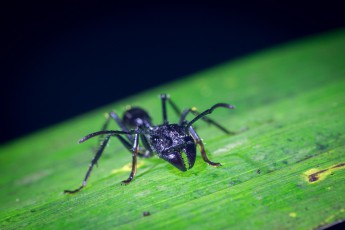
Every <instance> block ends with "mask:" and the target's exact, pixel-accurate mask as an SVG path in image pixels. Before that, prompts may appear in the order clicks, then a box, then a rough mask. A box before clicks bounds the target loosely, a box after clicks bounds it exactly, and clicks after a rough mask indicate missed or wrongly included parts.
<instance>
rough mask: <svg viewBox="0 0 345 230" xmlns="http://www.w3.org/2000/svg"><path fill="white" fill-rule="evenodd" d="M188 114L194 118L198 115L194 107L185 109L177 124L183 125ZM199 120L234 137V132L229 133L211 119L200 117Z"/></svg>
mask: <svg viewBox="0 0 345 230" xmlns="http://www.w3.org/2000/svg"><path fill="white" fill-rule="evenodd" d="M189 113H192V114H193V115H194V116H198V115H200V113H199V112H198V111H197V109H196V108H195V107H193V108H189V109H185V110H184V111H183V112H182V115H181V117H180V121H179V124H181V125H182V124H183V123H184V122H186V117H187V115H188V114H189ZM201 119H202V120H203V121H204V122H206V123H208V124H210V125H214V126H216V127H217V128H218V129H220V130H222V131H223V132H224V133H226V134H230V135H234V134H236V133H235V132H232V131H229V130H228V129H227V128H225V127H224V126H222V125H221V124H219V123H218V122H216V121H215V120H213V119H211V118H208V117H206V116H204V117H201Z"/></svg>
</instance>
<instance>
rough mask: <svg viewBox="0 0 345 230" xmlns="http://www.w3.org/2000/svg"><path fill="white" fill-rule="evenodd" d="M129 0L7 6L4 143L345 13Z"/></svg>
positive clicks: (2, 57) (335, 8)
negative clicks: (135, 0)
mask: <svg viewBox="0 0 345 230" xmlns="http://www.w3.org/2000/svg"><path fill="white" fill-rule="evenodd" d="M128 2H130V3H126V1H121V3H111V4H109V3H102V2H95V1H87V0H85V1H82V2H75V1H71V2H62V1H59V3H56V4H54V3H51V2H50V3H32V2H29V1H27V2H18V1H17V2H16V1H11V3H10V4H7V5H5V6H2V7H1V13H0V18H1V22H0V23H1V49H0V61H1V72H0V75H1V86H0V87H1V88H0V90H1V110H0V111H1V117H0V118H1V121H0V122H1V132H0V133H1V138H0V143H5V142H7V141H9V140H12V139H13V138H17V137H19V136H22V135H25V134H28V133H29V132H32V131H35V130H38V129H41V128H43V127H47V126H49V125H51V124H54V123H57V122H61V121H63V120H65V119H67V118H70V117H73V116H76V115H78V114H81V113H84V112H86V111H89V110H91V109H95V108H97V107H99V106H102V105H106V104H108V103H110V102H113V101H116V100H120V99H122V98H124V97H126V96H129V95H131V94H134V93H138V92H140V91H144V90H146V89H149V88H152V87H154V86H157V85H159V84H162V83H167V82H169V81H173V80H174V79H178V78H183V77H184V76H186V75H189V74H192V73H194V72H196V71H200V70H203V69H206V68H209V67H212V66H214V65H217V64H220V63H222V62H225V61H228V60H231V59H234V58H238V57H241V56H243V55H246V54H249V53H252V52H255V51H258V50H262V49H264V48H267V47H271V46H274V45H277V44H280V43H284V42H287V41H291V40H294V39H299V38H302V37H305V36H309V35H313V34H318V33H321V32H326V31H330V30H333V29H336V28H341V27H344V22H345V20H344V11H343V8H342V7H341V6H340V5H337V4H335V3H333V2H331V1H323V2H320V3H318V2H315V1H310V2H291V1H289V2H288V3H275V1H272V2H270V1H265V2H261V3H256V2H254V1H253V2H251V1H249V2H248V1H247V2H243V3H240V2H236V3H226V4H225V3H218V2H215V1H210V2H202V1H198V2H194V3H188V4H186V3H185V4H179V3H176V2H175V3H174V4H171V5H169V4H167V3H164V4H163V3H156V4H153V3H152V4H147V3H146V4H143V3H135V2H133V1H128Z"/></svg>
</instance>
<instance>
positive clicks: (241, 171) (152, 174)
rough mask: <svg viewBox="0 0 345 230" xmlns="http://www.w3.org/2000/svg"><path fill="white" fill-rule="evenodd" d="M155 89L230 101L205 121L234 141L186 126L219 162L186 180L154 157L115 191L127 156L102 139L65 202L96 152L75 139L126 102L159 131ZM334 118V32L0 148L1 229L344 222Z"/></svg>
mask: <svg viewBox="0 0 345 230" xmlns="http://www.w3.org/2000/svg"><path fill="white" fill-rule="evenodd" d="M239 45H240V44H239ZM114 90H116V88H114ZM163 92H166V93H169V94H170V95H171V98H172V99H173V100H174V102H175V103H176V104H178V105H179V107H180V108H188V107H192V106H196V107H197V108H198V109H199V111H202V110H205V109H207V108H209V107H210V106H212V105H213V104H215V103H217V102H227V103H231V104H234V105H236V109H235V110H231V111H230V110H226V109H218V110H216V111H215V112H214V113H213V114H212V115H210V116H209V117H211V118H212V119H215V120H217V121H219V122H220V123H221V124H223V125H224V126H226V127H227V128H228V129H230V130H232V131H236V132H238V134H236V135H233V136H231V135H226V134H224V133H222V132H221V131H219V130H218V129H216V128H215V127H213V126H209V125H207V124H205V123H204V122H201V121H199V122H197V123H196V125H195V126H196V129H197V131H198V133H199V135H200V136H201V137H202V138H203V140H204V142H205V143H206V150H207V152H208V155H209V158H210V159H211V160H212V161H215V162H221V163H222V165H223V166H222V167H218V168H214V167H211V166H209V165H207V164H205V163H204V162H203V160H202V158H201V156H200V154H198V157H197V162H196V164H195V166H194V167H193V168H192V169H191V170H189V171H187V172H180V171H178V170H177V169H175V168H174V167H173V166H171V165H169V164H168V163H166V162H164V161H163V160H161V159H158V158H157V157H153V158H150V159H139V163H138V164H139V165H138V170H137V175H136V177H135V180H134V181H133V182H132V183H131V184H129V185H128V186H121V185H120V182H121V180H124V179H126V178H127V177H128V175H129V168H130V167H129V166H130V162H131V155H130V154H129V153H128V151H127V150H126V149H125V148H124V147H123V146H122V145H121V144H120V143H119V141H118V140H117V139H111V143H110V144H109V146H108V147H107V148H106V150H105V153H104V155H103V156H102V158H101V159H100V161H99V163H98V167H95V168H94V170H93V172H92V175H91V178H90V180H89V184H88V185H87V187H85V189H83V190H82V191H81V192H79V193H77V194H75V195H64V194H63V190H64V189H75V188H77V187H78V186H80V184H81V181H82V179H83V177H84V175H85V172H86V170H87V167H88V165H89V163H90V161H91V159H92V157H93V153H94V151H95V149H96V147H97V138H94V139H91V140H89V141H87V142H85V143H83V144H80V145H79V144H77V141H78V139H79V138H81V137H83V136H84V135H86V134H88V133H91V132H94V131H98V130H99V129H100V128H101V126H102V123H103V122H104V113H105V112H108V111H110V110H113V109H114V110H115V111H117V112H118V113H119V114H121V113H122V112H123V111H124V107H125V106H126V105H128V104H133V105H140V106H141V107H143V108H145V109H147V110H148V111H149V112H150V114H151V115H152V117H153V120H154V122H155V124H159V123H161V122H162V115H161V103H160V100H159V97H158V95H159V93H163ZM168 109H169V120H170V121H171V122H177V121H178V117H177V116H176V115H175V114H174V113H173V111H171V110H172V109H171V108H169V107H168ZM344 117H345V31H344V30H341V31H335V32H332V33H329V34H326V35H322V36H319V37H314V38H309V39H305V40H301V41H298V42H293V43H290V44H286V45H282V46H280V47H276V48H272V49H270V50H266V51H264V52H260V53H257V54H254V55H251V56H249V57H246V58H243V59H240V60H237V61H232V62H229V63H224V64H223V65H221V66H217V67H215V68H212V69H209V70H206V71H202V72H200V73H196V74H195V75H193V76H190V77H187V78H185V79H183V80H180V81H176V82H173V83H170V84H167V85H163V86H161V87H158V88H155V89H153V90H150V91H147V92H145V93H141V94H138V95H135V96H133V97H131V98H128V99H126V100H123V101H120V102H116V103H114V104H112V105H109V106H107V107H104V108H100V109H98V110H96V111H92V112H90V113H87V114H85V115H82V116H80V117H77V118H75V119H72V120H69V121H66V122H64V123H62V124H59V125H56V126H53V127H51V128H49V129H46V130H42V131H41V132H38V133H35V134H32V135H30V136H27V137H25V138H23V139H19V140H16V141H13V142H11V143H8V144H6V145H4V146H2V147H1V148H0V152H1V153H0V172H1V178H0V204H1V205H0V229H19V228H28V229H56V228H63V229H65V228H67V229H75V228H83V229H84V228H86V229H96V228H97V229H109V228H119V229H162V228H163V227H164V228H169V229H234V228H235V229H313V228H319V227H323V226H327V225H330V224H332V223H337V222H339V221H342V220H344V219H345V196H344V192H345V183H344V182H345V154H344V153H345V150H344V145H345V135H344V131H345V119H344ZM191 118H192V116H190V117H189V119H191ZM114 123H115V122H114ZM112 129H118V127H117V126H116V125H115V124H112ZM144 212H149V214H150V215H148V213H145V215H146V216H145V215H144Z"/></svg>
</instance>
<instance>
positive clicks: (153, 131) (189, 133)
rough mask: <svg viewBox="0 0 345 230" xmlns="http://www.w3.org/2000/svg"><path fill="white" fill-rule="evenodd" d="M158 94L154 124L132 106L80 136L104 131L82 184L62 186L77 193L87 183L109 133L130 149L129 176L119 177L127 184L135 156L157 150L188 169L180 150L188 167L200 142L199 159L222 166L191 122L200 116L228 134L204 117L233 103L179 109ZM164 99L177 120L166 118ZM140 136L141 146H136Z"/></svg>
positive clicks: (140, 110) (96, 134) (146, 115)
mask: <svg viewBox="0 0 345 230" xmlns="http://www.w3.org/2000/svg"><path fill="white" fill-rule="evenodd" d="M160 98H161V101H162V110H163V124H161V125H153V124H152V122H151V117H150V116H149V114H148V113H147V112H146V111H145V110H144V109H142V108H139V107H132V108H129V109H127V110H126V111H125V113H124V115H123V118H122V119H120V118H119V116H118V115H117V114H116V113H115V112H110V113H109V116H107V119H106V121H105V123H104V125H103V128H102V130H101V131H99V132H94V133H91V134H89V135H87V136H85V137H83V138H81V139H80V140H79V143H83V142H85V141H86V140H88V139H90V138H92V137H95V136H103V135H106V136H105V138H104V139H103V141H102V142H101V145H100V148H99V149H98V151H97V152H96V155H95V156H94V158H93V159H92V161H91V164H90V166H89V168H88V170H87V172H86V175H85V178H84V180H83V183H82V185H81V186H80V187H79V188H77V189H75V190H65V191H64V193H69V194H72V193H76V192H79V191H80V190H81V189H82V188H84V187H85V186H86V184H87V180H88V179H89V177H90V174H91V171H92V169H93V166H94V165H95V164H97V162H98V160H99V158H100V157H101V156H102V153H103V151H104V149H105V147H106V146H107V144H108V141H109V139H110V137H112V136H115V137H117V138H118V139H119V140H120V142H121V143H122V144H123V145H124V146H125V147H126V148H127V149H128V150H129V151H130V152H131V153H132V170H131V173H130V175H129V177H128V179H126V180H124V181H122V183H123V184H129V183H130V182H131V181H132V180H133V178H134V175H135V173H136V167H137V156H139V157H143V158H148V157H151V156H153V154H154V153H157V155H158V157H160V158H162V159H163V160H165V161H167V162H169V163H170V164H172V165H173V166H175V167H176V168H178V169H179V170H181V171H187V168H186V164H185V162H184V159H183V157H182V154H181V153H182V152H184V153H185V154H186V158H187V161H188V169H191V168H192V167H193V165H194V163H195V159H196V145H199V147H200V152H201V156H202V159H203V160H204V161H205V162H206V163H207V164H209V165H211V166H215V167H218V166H221V164H220V163H215V162H212V161H210V160H209V159H208V157H207V155H206V151H205V148H204V145H203V143H202V140H201V139H200V137H199V136H198V134H197V133H196V131H195V129H194V128H193V126H192V125H193V124H194V123H195V122H196V121H198V120H199V119H202V120H203V121H205V122H207V123H209V124H211V125H214V126H216V127H217V128H219V129H220V130H222V131H223V132H225V133H227V134H234V133H233V132H230V131H228V130H227V129H226V128H224V127H223V126H221V125H220V124H218V123H217V122H215V121H214V120H212V119H209V118H207V117H206V115H208V114H211V113H212V112H213V110H215V109H217V108H220V107H223V108H227V109H234V108H235V107H234V106H233V105H230V104H226V103H217V104H215V105H213V106H212V107H211V108H209V109H207V110H205V111H204V112H202V113H199V112H197V110H196V109H195V108H189V109H185V110H184V111H183V112H182V113H181V112H180V110H179V109H178V107H177V106H176V104H175V103H174V102H173V101H172V100H171V99H170V97H169V96H168V95H167V94H161V95H160ZM167 102H168V103H169V105H170V106H171V107H172V109H173V110H174V111H175V113H177V114H178V115H179V116H180V120H179V123H177V124H170V123H169V122H168V118H167V109H166V104H167ZM189 113H192V114H193V115H194V116H195V118H194V119H192V120H191V121H189V122H188V121H187V120H186V117H187V115H188V114H189ZM110 118H112V119H114V120H115V122H116V123H117V124H118V125H119V127H120V128H121V130H120V131H118V130H107V126H108V123H109V120H110ZM139 137H140V140H141V142H142V145H143V147H139Z"/></svg>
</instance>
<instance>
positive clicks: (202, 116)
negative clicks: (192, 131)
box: [186, 103, 235, 129]
mask: <svg viewBox="0 0 345 230" xmlns="http://www.w3.org/2000/svg"><path fill="white" fill-rule="evenodd" d="M219 107H223V108H227V109H234V108H235V106H233V105H230V104H226V103H218V104H215V105H214V106H212V107H211V108H209V109H206V110H205V111H204V112H202V113H200V114H198V115H197V116H196V117H195V118H194V119H193V120H191V121H190V122H189V123H188V124H187V125H186V129H188V128H189V127H191V126H192V124H193V123H194V122H196V121H197V120H199V119H202V118H204V117H205V116H206V115H208V114H211V113H212V112H213V111H214V110H215V109H216V108H219Z"/></svg>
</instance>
